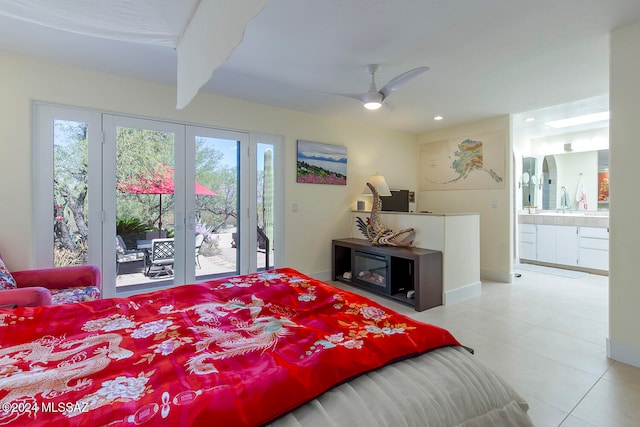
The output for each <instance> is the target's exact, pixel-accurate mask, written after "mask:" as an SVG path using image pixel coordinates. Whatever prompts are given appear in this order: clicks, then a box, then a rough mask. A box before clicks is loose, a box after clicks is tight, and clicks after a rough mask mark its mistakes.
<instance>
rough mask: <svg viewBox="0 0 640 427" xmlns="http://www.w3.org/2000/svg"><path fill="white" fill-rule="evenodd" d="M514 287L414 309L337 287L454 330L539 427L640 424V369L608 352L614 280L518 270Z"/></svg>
mask: <svg viewBox="0 0 640 427" xmlns="http://www.w3.org/2000/svg"><path fill="white" fill-rule="evenodd" d="M516 272H518V273H520V274H521V277H519V278H515V279H514V282H513V283H512V284H507V283H497V282H488V281H483V283H482V292H481V294H480V295H478V296H477V297H473V298H470V299H467V300H464V301H461V302H457V303H454V304H451V305H448V306H442V307H436V308H433V309H431V310H427V311H423V312H416V311H414V310H412V309H411V308H410V307H407V306H404V305H401V304H398V303H396V302H394V301H391V300H388V299H386V298H381V297H380V298H378V297H376V296H373V297H372V294H370V293H367V292H364V291H358V290H355V288H352V287H350V286H348V285H343V284H337V285H338V286H340V287H343V288H345V289H349V290H351V291H355V292H359V293H362V294H363V295H366V296H369V297H372V299H375V300H376V301H379V302H380V303H382V304H384V305H386V306H388V307H390V308H393V309H394V310H397V311H400V312H402V313H404V314H407V315H409V316H410V317H413V318H415V319H417V320H420V321H424V322H428V323H433V324H436V325H439V326H442V327H444V328H447V329H448V330H449V331H451V332H452V333H453V334H454V335H455V336H456V338H458V340H459V341H461V342H462V343H463V344H464V345H467V346H469V347H472V348H473V349H475V355H476V357H477V358H478V359H479V360H480V361H482V362H483V363H484V364H485V365H487V366H489V367H490V368H491V369H493V370H494V371H495V372H497V373H498V374H499V375H501V376H502V377H503V378H504V379H506V380H507V381H508V382H509V383H510V384H511V385H512V386H513V387H514V388H515V389H516V390H517V391H518V392H520V394H521V395H522V396H523V397H524V398H525V399H526V400H527V401H528V402H529V406H530V410H529V415H530V416H531V419H532V420H533V422H534V423H535V425H536V426H539V427H546V426H562V427H590V426H598V427H624V426H634V427H637V426H640V368H636V367H633V366H629V365H625V364H623V363H620V362H616V361H613V360H611V359H608V358H607V357H606V337H607V335H608V326H607V323H608V278H607V277H605V276H597V275H590V274H587V275H583V276H582V277H575V278H571V277H562V276H558V275H554V274H548V273H541V272H536V271H528V270H516Z"/></svg>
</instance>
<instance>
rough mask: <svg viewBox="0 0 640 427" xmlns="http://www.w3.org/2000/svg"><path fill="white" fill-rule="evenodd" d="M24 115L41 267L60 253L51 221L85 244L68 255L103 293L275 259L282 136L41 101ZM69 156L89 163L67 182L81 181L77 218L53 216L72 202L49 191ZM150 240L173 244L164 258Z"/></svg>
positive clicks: (236, 270) (266, 264)
mask: <svg viewBox="0 0 640 427" xmlns="http://www.w3.org/2000/svg"><path fill="white" fill-rule="evenodd" d="M34 116H35V117H36V122H37V131H36V132H35V133H34V135H35V138H34V139H35V140H34V144H35V146H36V147H38V148H39V149H37V150H34V152H36V153H39V154H38V155H34V162H35V163H34V164H35V165H48V166H47V169H46V171H45V173H43V174H38V177H39V178H38V180H37V181H38V182H37V184H36V190H38V191H39V193H38V194H42V197H37V200H40V201H41V202H39V203H35V204H34V207H35V209H36V220H37V222H38V224H39V226H38V227H39V230H40V231H39V232H37V233H36V237H35V239H34V240H35V241H36V242H35V243H36V244H35V245H34V247H35V248H36V252H37V254H36V264H37V265H38V266H51V261H50V260H51V258H52V256H51V254H52V253H53V252H59V251H58V250H57V249H56V248H57V247H59V246H60V245H59V243H57V240H59V237H55V236H56V235H55V232H58V234H59V231H60V227H59V226H60V225H61V224H60V222H62V223H64V224H71V226H72V227H71V228H73V233H71V234H73V235H74V236H75V238H76V240H80V241H82V242H83V244H84V245H85V246H86V248H87V249H86V250H85V252H84V253H83V258H82V259H80V260H79V261H78V260H76V261H75V263H92V264H98V265H100V266H101V268H102V273H103V293H104V295H105V296H107V297H109V296H117V295H127V294H131V293H137V292H142V291H146V290H151V289H155V288H161V287H168V286H173V285H176V284H183V283H191V282H195V281H202V280H207V279H211V278H216V277H220V276H228V275H234V274H240V273H248V272H251V271H256V270H258V269H266V268H272V267H274V266H277V265H278V262H279V261H281V260H282V259H283V257H282V256H281V254H282V243H283V241H284V239H283V237H284V230H283V227H282V226H281V225H280V224H282V218H283V210H282V206H283V194H282V191H281V189H282V188H283V184H284V180H283V177H282V174H281V171H282V168H281V167H277V166H278V164H279V163H280V162H281V161H282V156H283V149H282V145H283V141H282V138H281V137H279V136H274V135H265V134H257V133H247V132H238V131H229V130H221V129H214V128H209V127H199V126H191V125H186V124H181V123H173V122H168V121H159V120H151V119H144V118H134V117H128V116H123V115H117V114H104V113H100V112H95V111H84V110H74V109H69V108H66V107H55V106H47V105H36V108H35V114H34ZM56 141H57V142H56ZM60 141H63V142H60ZM64 141H71V142H66V143H64ZM65 144H66V145H65ZM52 148H54V150H52ZM83 150H84V151H83ZM85 151H86V152H85ZM70 153H75V154H74V156H71V154H70ZM68 158H71V159H75V162H76V163H74V164H73V165H72V168H71V169H73V167H77V166H78V165H79V164H82V165H83V166H82V168H80V169H83V168H84V169H83V170H87V171H89V172H90V173H89V174H87V175H85V176H84V178H83V179H84V180H85V181H84V182H80V183H77V182H74V184H75V185H76V186H79V187H81V188H82V187H83V186H85V187H86V189H87V191H86V196H87V197H84V198H82V201H83V203H84V206H83V207H82V208H81V209H80V210H82V211H84V212H86V213H87V218H88V219H89V220H88V221H85V222H86V223H85V224H83V223H82V221H72V220H70V219H69V220H68V219H67V216H70V215H66V216H65V215H59V214H61V213H62V212H71V210H70V207H73V203H67V202H70V201H73V200H74V199H73V198H70V199H65V202H64V203H60V202H59V200H58V198H59V195H58V193H59V188H58V187H59V183H60V181H61V179H60V177H61V176H66V175H64V174H63V175H61V173H62V172H63V171H64V170H65V168H66V169H69V164H68V163H69V160H68ZM36 170H42V169H40V168H38V169H36ZM72 175H73V174H72ZM74 176H75V175H74ZM73 179H75V178H67V181H73ZM52 181H53V185H52ZM52 187H53V188H55V189H56V190H55V192H56V195H57V196H56V195H54V196H53V200H54V203H53V206H54V208H53V210H54V215H55V218H56V219H55V220H54V222H53V226H54V233H53V235H54V239H51V238H50V237H49V236H51V235H52V233H51V228H50V227H51V220H50V219H49V218H50V216H49V215H50V214H48V213H49V212H51V210H52V204H51V200H52V195H51V191H50V189H51V188H52ZM38 191H37V192H38ZM56 197H58V198H56ZM76 201H77V200H76ZM61 205H62V206H61ZM56 206H57V207H56ZM58 208H60V209H58ZM56 209H58V210H60V212H57V211H56ZM76 210H78V209H76ZM60 218H62V219H60ZM78 225H81V226H82V225H85V226H86V228H87V230H88V231H87V232H84V233H82V232H79V231H78ZM56 227H57V228H56ZM80 231H82V230H80ZM158 239H163V240H165V241H168V242H169V243H170V244H171V246H172V247H173V251H172V258H171V259H170V262H169V261H166V260H163V259H161V258H159V257H156V256H155V254H154V252H153V250H154V249H153V245H154V241H156V245H157V244H158V242H159V240H158ZM52 240H56V241H52ZM85 246H82V245H80V247H82V248H84V247H85ZM165 261H166V262H165ZM55 265H64V261H63V264H59V263H55Z"/></svg>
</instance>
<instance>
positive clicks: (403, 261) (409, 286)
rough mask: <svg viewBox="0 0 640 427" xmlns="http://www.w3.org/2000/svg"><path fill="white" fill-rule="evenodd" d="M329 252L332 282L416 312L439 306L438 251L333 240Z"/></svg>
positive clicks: (440, 284)
mask: <svg viewBox="0 0 640 427" xmlns="http://www.w3.org/2000/svg"><path fill="white" fill-rule="evenodd" d="M331 252H332V254H331V275H332V279H333V280H336V281H339V282H344V283H347V284H349V285H353V286H356V287H359V288H362V289H366V290H368V291H371V292H374V293H376V294H379V295H383V296H386V297H389V298H392V299H394V300H396V301H399V302H401V303H404V304H407V305H410V306H412V307H414V308H415V309H416V310H417V311H423V310H426V309H429V308H432V307H436V306H439V305H442V252H440V251H434V250H431V249H423V248H414V247H396V246H373V245H372V244H371V243H370V242H369V241H368V240H364V239H336V240H333V241H332V243H331ZM345 273H346V274H345ZM409 291H413V292H414V294H413V298H408V297H407V294H408V293H409Z"/></svg>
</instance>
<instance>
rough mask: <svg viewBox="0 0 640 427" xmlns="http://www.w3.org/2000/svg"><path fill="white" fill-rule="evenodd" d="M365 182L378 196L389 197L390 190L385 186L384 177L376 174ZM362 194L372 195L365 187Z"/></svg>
mask: <svg viewBox="0 0 640 427" xmlns="http://www.w3.org/2000/svg"><path fill="white" fill-rule="evenodd" d="M367 182H368V183H369V184H371V185H373V186H374V187H375V188H376V190H377V191H378V195H379V196H390V195H391V190H389V186H388V185H387V181H386V180H385V179H384V176H382V175H378V174H375V175H371V177H370V178H369V180H368V181H367ZM362 194H372V193H371V190H370V189H369V187H368V186H365V187H364V191H363V192H362Z"/></svg>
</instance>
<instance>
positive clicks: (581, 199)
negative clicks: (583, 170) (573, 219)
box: [576, 174, 588, 211]
mask: <svg viewBox="0 0 640 427" xmlns="http://www.w3.org/2000/svg"><path fill="white" fill-rule="evenodd" d="M576 202H578V210H583V211H586V210H587V209H588V206H587V193H585V191H584V177H583V176H582V174H580V177H579V178H578V188H577V189H576Z"/></svg>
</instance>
